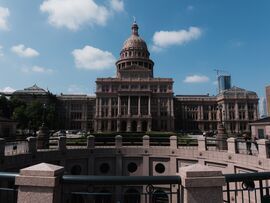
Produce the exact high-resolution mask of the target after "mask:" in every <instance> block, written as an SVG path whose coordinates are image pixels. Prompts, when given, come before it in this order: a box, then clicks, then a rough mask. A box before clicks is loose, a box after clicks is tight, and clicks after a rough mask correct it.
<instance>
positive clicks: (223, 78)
mask: <svg viewBox="0 0 270 203" xmlns="http://www.w3.org/2000/svg"><path fill="white" fill-rule="evenodd" d="M230 88H231V76H230V75H219V76H218V89H219V93H221V92H222V91H224V90H228V89H230Z"/></svg>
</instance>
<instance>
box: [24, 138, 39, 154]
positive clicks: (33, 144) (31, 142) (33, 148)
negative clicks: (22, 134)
mask: <svg viewBox="0 0 270 203" xmlns="http://www.w3.org/2000/svg"><path fill="white" fill-rule="evenodd" d="M26 140H27V141H28V151H29V153H31V154H34V153H36V152H37V138H35V137H28V138H26Z"/></svg>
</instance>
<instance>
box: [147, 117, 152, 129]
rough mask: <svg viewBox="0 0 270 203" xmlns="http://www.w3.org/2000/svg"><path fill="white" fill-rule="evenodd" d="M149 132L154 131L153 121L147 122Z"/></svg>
mask: <svg viewBox="0 0 270 203" xmlns="http://www.w3.org/2000/svg"><path fill="white" fill-rule="evenodd" d="M147 131H148V132H150V131H152V119H148V122H147Z"/></svg>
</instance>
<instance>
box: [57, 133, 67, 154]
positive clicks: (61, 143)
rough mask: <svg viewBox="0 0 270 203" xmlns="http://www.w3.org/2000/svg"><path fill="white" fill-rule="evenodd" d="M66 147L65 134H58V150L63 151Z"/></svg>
mask: <svg viewBox="0 0 270 203" xmlns="http://www.w3.org/2000/svg"><path fill="white" fill-rule="evenodd" d="M66 149H67V146H66V137H65V136H60V137H59V138H58V150H60V151H65V150H66Z"/></svg>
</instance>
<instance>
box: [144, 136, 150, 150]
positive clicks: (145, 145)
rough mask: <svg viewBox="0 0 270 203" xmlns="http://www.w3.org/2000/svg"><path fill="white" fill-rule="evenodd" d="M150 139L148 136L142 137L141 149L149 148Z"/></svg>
mask: <svg viewBox="0 0 270 203" xmlns="http://www.w3.org/2000/svg"><path fill="white" fill-rule="evenodd" d="M149 146H150V137H149V136H148V135H145V136H143V147H146V148H149Z"/></svg>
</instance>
